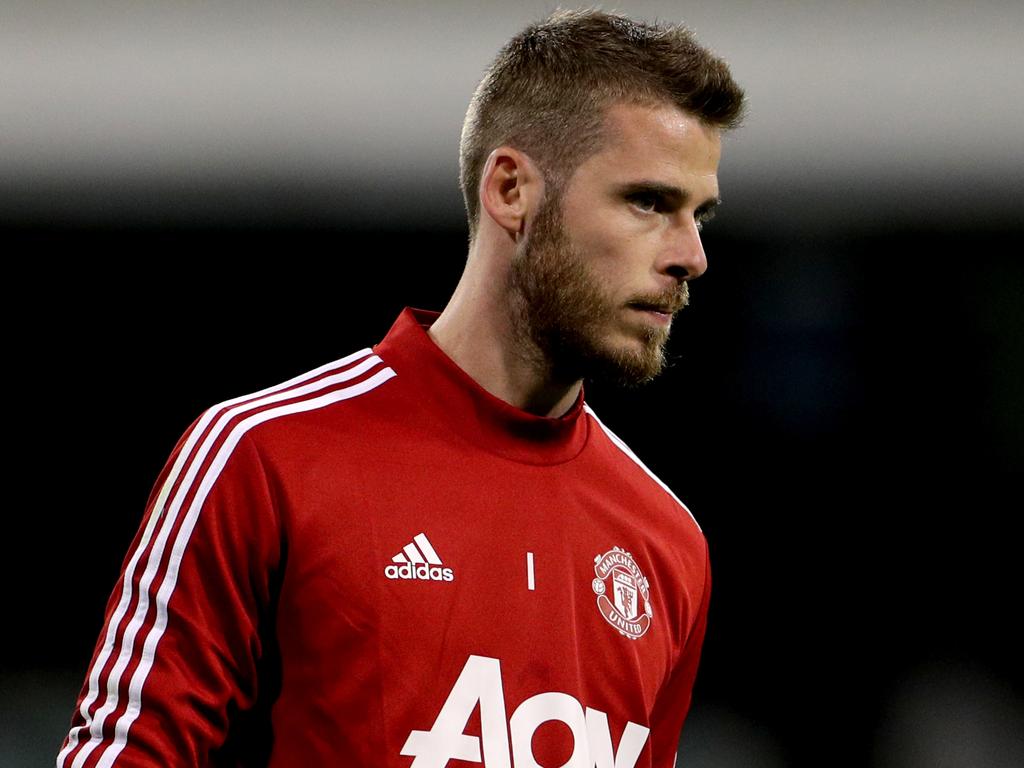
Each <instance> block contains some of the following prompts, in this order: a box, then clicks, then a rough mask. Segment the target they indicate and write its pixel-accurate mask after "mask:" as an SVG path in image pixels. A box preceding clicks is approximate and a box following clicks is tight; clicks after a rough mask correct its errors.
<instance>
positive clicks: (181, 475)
mask: <svg viewBox="0 0 1024 768" xmlns="http://www.w3.org/2000/svg"><path fill="white" fill-rule="evenodd" d="M371 371H372V374H371V373H370V372H371ZM364 374H370V375H367V376H365V378H360V377H363V376H364ZM393 376H395V372H394V371H393V370H391V369H390V368H388V367H387V366H385V365H384V364H383V361H382V360H381V359H380V358H379V357H377V356H376V355H373V354H372V352H371V350H369V349H364V350H361V351H359V352H356V353H354V354H351V355H348V356H347V357H344V358H342V359H340V360H336V361H334V362H332V363H328V364H326V365H323V366H321V367H319V368H317V369H315V370H312V371H309V372H308V373H305V374H303V375H301V376H297V377H295V378H293V379H290V380H288V381H286V382H283V383H281V384H278V385H276V386H273V387H269V388H267V389H264V390H262V391H260V392H257V393H255V394H251V395H244V396H242V397H238V398H234V399H232V400H227V401H225V402H223V403H221V404H220V405H217V406H215V407H213V408H210V409H209V410H207V411H206V412H205V413H204V414H203V415H202V417H201V418H200V419H199V421H198V422H197V423H196V424H195V426H194V428H193V429H192V430H191V431H190V432H189V434H188V436H187V439H186V442H185V444H184V445H183V446H182V448H181V451H180V452H179V453H178V456H177V458H176V459H175V462H174V465H173V467H172V468H171V470H170V472H169V473H168V475H167V478H166V480H165V481H164V483H163V485H162V487H161V489H160V493H159V495H158V496H157V499H156V501H155V503H154V505H153V508H152V510H151V512H150V514H149V516H148V518H147V520H146V524H145V527H144V529H143V531H142V533H141V534H140V536H139V540H138V544H137V546H136V548H135V550H134V551H133V552H132V555H131V558H130V559H129V561H128V564H127V565H126V567H125V571H124V574H123V576H122V581H121V595H120V599H119V601H118V604H117V606H116V608H115V609H114V611H113V613H112V614H111V616H110V618H109V620H108V622H107V626H106V634H105V636H104V639H103V645H102V647H101V649H100V652H99V654H98V655H97V657H96V660H95V662H94V663H93V666H92V667H91V669H90V671H89V678H88V691H87V693H86V695H85V697H84V698H83V699H82V703H81V705H80V706H79V714H80V716H81V719H82V721H83V722H82V724H81V725H78V726H75V727H73V728H72V729H71V731H70V733H69V734H68V738H67V742H66V744H65V746H64V748H63V749H62V750H61V752H60V754H59V755H58V756H57V768H83V766H84V765H85V763H86V761H87V760H89V758H90V756H91V755H92V754H93V752H95V751H96V750H97V749H99V750H100V753H99V757H98V759H97V760H96V761H95V763H94V764H95V766H96V768H110V766H112V765H113V763H114V761H115V760H116V759H117V756H118V755H119V754H120V753H121V751H122V750H123V749H124V747H125V746H126V744H127V738H128V731H129V729H130V728H131V726H132V723H134V722H135V720H136V719H137V718H138V717H139V715H140V714H141V710H142V701H141V694H142V687H143V685H144V684H145V682H146V677H147V676H148V675H149V671H150V669H151V668H152V666H153V661H154V657H155V653H156V649H157V644H158V643H159V642H160V638H161V637H162V635H163V633H164V630H165V629H166V627H167V605H168V602H169V600H170V599H171V596H172V595H173V593H174V588H175V585H176V583H177V579H178V569H179V567H180V565H181V560H182V558H183V556H184V553H185V548H186V547H187V545H188V541H189V538H190V536H191V534H192V530H193V529H194V528H195V525H196V522H197V520H198V518H199V514H200V512H201V510H202V507H203V503H204V502H205V500H206V498H207V496H208V495H209V493H210V490H211V488H212V487H213V485H214V483H215V482H216V480H217V478H218V477H219V475H220V473H221V470H222V469H223V468H224V465H225V464H226V463H227V460H228V458H229V457H230V455H231V452H232V451H233V450H234V448H235V446H236V445H237V444H238V442H239V441H240V440H241V438H242V436H243V435H244V434H245V433H246V432H248V431H249V430H250V429H252V428H253V427H255V426H258V425H259V424H263V423H264V422H267V421H270V420H271V419H275V418H278V417H281V416H285V415H288V414H291V413H300V412H304V411H311V410H316V409H318V408H323V407H326V406H328V405H331V404H333V403H337V402H340V401H342V400H347V399H350V398H353V397H358V396H359V395H362V394H365V393H366V392H369V391H371V390H373V389H375V388H376V387H378V386H380V385H381V384H383V383H384V382H386V381H388V380H389V379H391V378H392V377H393ZM357 379H358V381H355V383H349V382H352V381H353V380H357ZM211 456H212V460H209V461H208V459H210V457H211ZM179 518H180V524H179ZM428 544H429V542H428ZM168 549H169V551H168ZM435 557H436V554H435ZM143 561H145V562H143ZM140 567H141V569H142V571H141V577H139V578H136V574H137V573H139V569H140ZM136 581H138V589H136V587H135V584H136ZM133 603H134V604H135V610H134V612H133V613H132V615H131V617H130V618H128V619H127V622H126V621H125V619H126V617H127V614H128V611H129V608H130V606H131V605H132V604H133ZM151 603H152V604H153V608H152V609H151V607H150V604H151ZM140 636H141V637H140ZM115 653H116V657H115ZM112 660H113V663H112V664H111V661H112ZM133 662H136V663H137V666H136V667H135V670H134V672H133V673H132V674H131V677H130V679H129V680H128V682H127V685H125V681H124V679H123V677H124V676H125V674H126V670H127V669H128V668H129V667H130V666H131V663H133ZM101 690H102V691H103V692H104V693H105V697H104V699H103V702H102V704H101V705H99V706H96V705H97V703H98V702H99V700H100V692H101ZM125 695H127V703H126V705H125V706H124V707H123V711H122V707H121V698H122V696H125ZM119 711H120V716H119V717H118V718H117V720H116V722H115V723H114V728H113V732H112V734H111V732H110V728H109V727H108V726H107V720H108V719H109V718H110V717H111V716H113V715H114V714H115V713H117V712H119ZM105 726H107V727H105ZM86 738H87V739H88V741H86V740H85V739H86Z"/></svg>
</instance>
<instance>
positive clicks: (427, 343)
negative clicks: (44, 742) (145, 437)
mask: <svg viewBox="0 0 1024 768" xmlns="http://www.w3.org/2000/svg"><path fill="white" fill-rule="evenodd" d="M435 317H436V314H434V313H429V312H424V311H421V310H411V309H406V310H405V311H404V312H403V313H402V314H401V315H400V316H399V318H398V320H397V321H396V322H395V324H394V326H393V327H392V329H391V330H390V332H389V333H388V335H387V336H386V338H385V339H384V340H383V341H382V342H381V343H380V344H378V345H377V346H376V347H374V348H373V350H370V349H364V350H362V351H361V352H357V353H355V354H353V355H349V356H348V357H345V358H343V359H341V360H338V361H336V362H333V363H329V364H327V365H324V366H322V367H320V368H317V369H316V370H314V371H311V372H309V373H307V374H304V375H302V376H299V377H297V378H295V379H292V380H290V381H287V382H285V383H283V384H280V385H278V386H274V387H270V388H269V389H265V390H263V391H261V392H258V393H255V394H252V395H247V396H244V397H240V398H236V399H234V400H230V401H227V402H225V403H221V404H220V405H217V406H215V407H213V408H211V409H209V410H208V411H206V412H205V413H203V415H202V416H201V417H200V418H199V419H198V420H197V421H196V422H195V423H194V424H193V425H192V426H191V427H190V428H189V429H188V431H187V432H186V433H185V434H184V435H183V436H182V438H181V440H180V441H179V443H178V445H177V446H176V447H175V449H174V451H173V453H172V454H171V456H170V458H169V459H168V461H167V464H166V466H165V467H164V470H163V472H162V473H161V475H160V477H159V479H158V480H157V483H156V485H155V487H154V490H153V493H152V496H151V498H150V500H149V503H148V505H147V510H146V515H145V518H144V520H143V523H142V527H141V528H140V530H139V532H138V534H137V536H136V538H135V541H134V543H133V544H132V547H131V550H130V551H129V554H128V556H127V558H126V560H125V563H124V568H123V573H122V577H121V580H120V581H119V582H118V584H117V586H116V587H115V589H114V592H113V594H112V595H111V598H110V601H109V603H108V605H107V612H106V623H105V625H104V628H103V631H102V634H101V636H100V638H99V642H98V644H97V646H96V651H95V654H94V657H93V661H92V664H91V667H90V670H89V674H88V679H87V680H86V683H85V685H84V686H83V689H82V693H81V696H80V699H79V702H78V708H77V710H76V711H75V714H74V718H73V722H72V728H71V731H70V733H69V735H68V738H67V740H66V741H65V744H64V748H63V749H62V751H61V753H60V755H59V757H58V759H57V765H58V766H59V768H91V767H92V766H115V765H116V766H162V767H163V766H208V765H209V766H228V765H231V766H237V765H244V766H250V765H260V766H264V765H266V766H274V767H275V768H283V767H285V766H296V767H301V768H309V766H403V767H405V766H415V768H431V767H433V768H441V767H442V766H446V765H456V766H469V765H479V764H481V763H482V764H483V765H485V766H486V767H487V768H511V767H512V766H515V768H526V767H527V766H540V765H547V766H551V765H566V766H576V767H578V768H594V767H595V766H597V768H632V767H633V766H654V767H656V768H670V766H672V765H674V760H675V750H676V745H677V740H678V736H679V732H680V729H681V727H682V723H683V719H684V717H685V715H686V712H687V709H688V708H689V704H690V692H691V689H692V686H693V681H694V676H695V674H696V670H697V661H698V657H699V654H700V647H701V642H702V640H703V637H704V626H705V619H706V615H707V606H708V596H709V590H710V581H709V571H708V561H707V547H706V544H705V540H704V537H703V535H702V534H701V532H700V529H699V528H698V526H697V524H696V523H695V522H694V520H693V518H692V517H691V515H690V514H689V511H688V510H687V509H686V507H685V506H683V504H682V503H681V502H680V501H679V500H678V499H677V498H676V497H675V496H674V495H673V494H672V492H671V491H669V490H668V488H667V487H665V486H664V484H662V483H661V482H660V481H659V480H658V479H657V478H656V477H654V475H653V474H651V472H650V471H649V470H648V469H647V468H646V467H644V465H643V464H641V463H640V461H639V460H638V459H637V458H636V457H635V456H634V455H633V453H632V452H631V451H630V450H629V448H628V447H626V445H625V444H624V443H622V441H621V440H619V439H618V438H617V437H616V436H615V435H614V434H612V433H611V432H610V431H608V429H607V428H605V427H604V425H603V424H601V422H600V421H599V420H598V419H597V416H595V415H594V412H593V411H592V410H591V409H590V408H589V406H587V405H586V404H585V403H584V401H583V395H582V393H581V394H580V397H579V399H578V400H577V402H576V403H575V405H574V406H573V407H572V408H571V409H570V410H569V412H568V413H566V414H565V415H564V416H562V417H561V418H554V419H553V418H543V417H539V416H534V415H531V414H528V413H526V412H524V411H521V410H518V409H516V408H514V407H512V406H511V405H509V404H507V403H505V402H503V401H501V400H499V399H497V398H495V397H493V396H492V395H490V394H489V393H488V392H486V391H485V390H484V389H482V388H481V387H480V386H479V385H478V384H477V383H476V382H475V381H474V380H473V379H471V378H470V377H469V376H468V375H467V374H466V373H465V372H463V371H462V370H461V369H460V368H458V367H457V366H456V365H455V364H454V363H453V362H452V361H451V360H450V359H449V358H448V357H447V356H446V355H445V354H444V353H443V352H442V351H441V350H440V348H439V347H437V346H436V345H435V344H434V342H433V341H432V340H431V338H430V337H429V335H428V334H427V332H426V328H427V327H428V326H429V324H430V323H431V322H432V321H433V319H434V318H435Z"/></svg>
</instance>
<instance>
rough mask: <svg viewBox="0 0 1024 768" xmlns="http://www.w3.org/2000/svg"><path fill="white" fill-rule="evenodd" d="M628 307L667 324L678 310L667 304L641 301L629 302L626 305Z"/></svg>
mask: <svg viewBox="0 0 1024 768" xmlns="http://www.w3.org/2000/svg"><path fill="white" fill-rule="evenodd" d="M627 306H628V307H629V308H630V309H633V310H635V311H637V312H641V313H643V314H644V315H646V316H647V317H649V318H650V319H652V320H654V321H655V322H657V323H659V324H662V325H668V324H669V323H670V322H672V316H673V315H674V314H675V313H676V312H677V311H678V310H677V309H676V308H675V307H673V306H671V305H669V304H647V303H642V302H630V303H629V304H628V305H627Z"/></svg>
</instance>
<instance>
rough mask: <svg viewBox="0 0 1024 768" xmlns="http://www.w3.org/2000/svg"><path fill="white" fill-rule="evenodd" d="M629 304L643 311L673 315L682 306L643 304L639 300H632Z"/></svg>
mask: <svg viewBox="0 0 1024 768" xmlns="http://www.w3.org/2000/svg"><path fill="white" fill-rule="evenodd" d="M629 306H631V307H633V309H641V310H643V311H645V312H660V313H661V314H663V315H674V314H675V313H676V312H678V311H679V310H680V309H682V308H683V306H684V305H682V304H645V303H643V302H639V301H632V302H630V303H629Z"/></svg>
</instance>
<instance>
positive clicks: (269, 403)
mask: <svg viewBox="0 0 1024 768" xmlns="http://www.w3.org/2000/svg"><path fill="white" fill-rule="evenodd" d="M394 377H395V372H394V371H393V370H392V369H391V368H390V367H389V366H388V365H386V364H385V363H384V361H383V360H381V358H380V357H378V356H377V355H376V354H374V352H373V350H372V349H370V348H365V349H361V350H359V351H357V352H353V353H352V354H349V355H346V356H344V357H341V358H339V359H337V360H334V361H331V362H329V363H325V364H324V365H321V366H319V367H317V368H314V369H312V370H309V371H306V372H305V373H302V374H300V375H298V376H295V377H293V378H290V379H288V380H287V381H282V382H280V383H277V384H274V385H272V386H269V387H266V388H264V389H261V390H259V391H256V392H251V393H248V394H244V395H240V396H238V397H234V398H231V399H229V400H225V401H223V402H220V403H217V404H216V405H213V406H211V407H209V408H207V409H206V410H205V411H203V413H202V414H201V415H200V417H199V418H198V419H197V420H196V421H195V422H194V423H193V425H192V426H191V427H190V429H189V431H188V432H187V433H186V436H185V437H186V438H187V440H188V442H190V443H194V442H200V443H203V444H207V445H217V446H218V447H219V449H220V450H219V452H220V451H224V450H226V451H227V452H228V453H231V452H233V450H234V448H235V446H237V444H238V443H239V442H240V441H242V440H243V439H246V440H247V441H250V442H253V443H254V444H256V445H258V446H264V445H273V444H274V443H275V442H279V441H281V440H282V439H284V440H287V439H288V435H289V434H297V433H301V432H303V431H304V430H308V429H309V428H310V427H312V426H317V427H318V428H321V429H323V428H325V427H329V426H330V424H331V422H332V420H335V421H339V422H340V421H344V420H345V419H349V420H351V417H352V416H353V415H354V414H358V407H354V406H355V404H356V403H359V402H360V401H365V400H366V399H367V398H368V396H369V395H370V394H371V393H372V392H374V391H375V390H378V389H379V388H380V387H382V385H384V384H386V383H387V382H388V381H390V380H391V379H392V378H394ZM345 404H348V405H345Z"/></svg>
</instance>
